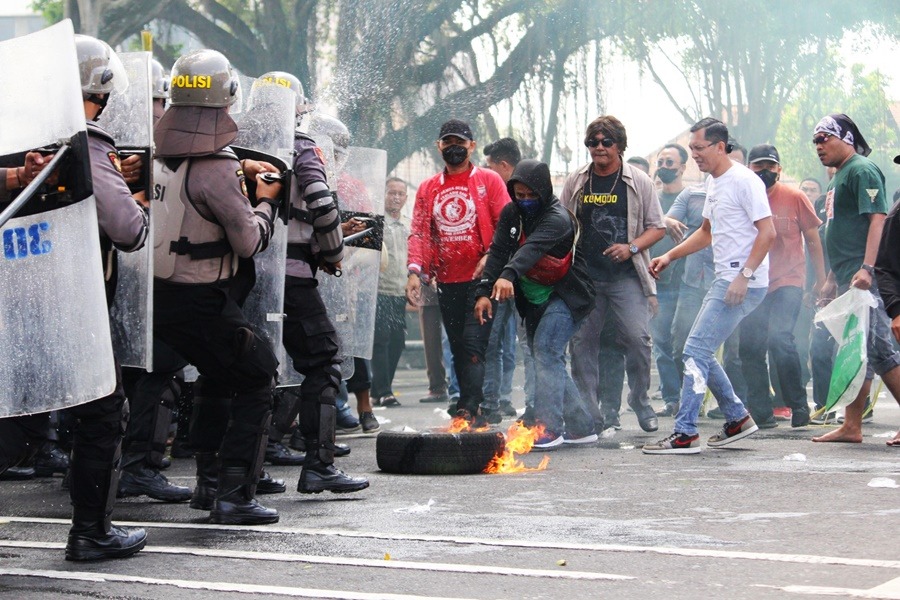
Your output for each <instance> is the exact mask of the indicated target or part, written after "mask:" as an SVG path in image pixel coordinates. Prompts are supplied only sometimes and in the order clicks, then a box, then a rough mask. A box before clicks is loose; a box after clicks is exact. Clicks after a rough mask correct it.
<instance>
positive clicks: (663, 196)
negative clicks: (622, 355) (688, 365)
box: [650, 144, 688, 417]
mask: <svg viewBox="0 0 900 600" xmlns="http://www.w3.org/2000/svg"><path fill="white" fill-rule="evenodd" d="M687 160H688V153H687V150H685V148H684V146H682V145H681V144H666V145H665V146H663V149H662V150H660V151H659V154H657V156H656V176H657V177H659V180H660V181H661V182H662V189H661V190H660V192H659V203H660V205H661V206H662V210H663V213H668V212H669V210H670V209H671V208H672V205H673V204H674V203H675V198H677V197H678V194H680V193H681V192H682V190H684V182H683V181H682V177H683V176H684V168H685V165H686V164H687ZM671 223H672V226H667V227H666V233H667V235H666V236H665V237H663V239H661V240H660V241H659V242H658V243H657V244H655V245H654V246H652V247H651V248H650V257H651V258H656V257H657V256H662V255H663V254H665V253H666V252H668V251H669V250H670V249H671V248H674V247H675V244H677V243H678V242H680V241H681V239H682V237H683V236H684V230H685V228H684V226H683V225H682V224H681V223H679V222H677V221H671ZM667 225H668V222H667ZM679 225H681V227H680V228H679V227H678V226H679ZM683 274H684V261H679V262H676V263H675V264H674V265H673V266H672V269H671V273H670V272H667V271H663V273H662V274H661V275H660V278H659V279H658V280H657V282H656V303H657V310H656V311H655V313H656V314H655V315H654V316H653V318H652V319H651V320H650V336H651V337H652V338H653V354H654V357H655V358H656V370H657V372H658V373H659V382H660V388H661V391H662V397H663V402H664V403H665V405H664V406H663V408H662V410H659V411H657V413H656V414H657V415H658V416H661V417H674V416H675V414H676V413H677V412H678V400H679V398H680V397H681V377H680V376H679V375H678V367H677V366H676V364H675V358H674V356H675V352H674V349H673V348H672V323H673V322H674V320H675V308H676V307H677V306H678V291H679V290H680V289H681V277H682V275H683ZM651 305H652V299H651Z"/></svg>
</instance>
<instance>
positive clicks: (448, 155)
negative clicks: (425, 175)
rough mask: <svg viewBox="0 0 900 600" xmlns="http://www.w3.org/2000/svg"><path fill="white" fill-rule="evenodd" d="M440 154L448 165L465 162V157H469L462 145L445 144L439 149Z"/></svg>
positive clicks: (452, 165) (467, 151)
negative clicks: (444, 146) (445, 145)
mask: <svg viewBox="0 0 900 600" xmlns="http://www.w3.org/2000/svg"><path fill="white" fill-rule="evenodd" d="M441 156H443V157H444V162H446V163H447V164H448V165H450V166H451V167H456V166H458V165H461V164H463V163H464V162H466V159H467V158H468V157H469V150H468V148H466V147H464V146H447V147H446V148H444V149H443V150H441Z"/></svg>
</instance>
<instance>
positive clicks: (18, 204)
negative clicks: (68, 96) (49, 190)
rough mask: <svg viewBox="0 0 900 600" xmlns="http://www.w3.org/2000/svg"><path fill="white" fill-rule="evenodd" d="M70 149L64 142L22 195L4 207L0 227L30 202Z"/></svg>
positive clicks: (0, 216) (0, 214)
mask: <svg viewBox="0 0 900 600" xmlns="http://www.w3.org/2000/svg"><path fill="white" fill-rule="evenodd" d="M70 149H71V146H69V142H65V145H64V146H62V147H61V148H60V149H59V150H58V151H57V152H56V155H55V156H54V157H53V158H52V159H51V160H50V162H49V163H47V166H46V167H44V169H43V170H42V171H41V172H40V173H39V174H38V176H37V177H35V178H34V179H33V180H32V181H31V183H29V184H28V185H27V186H25V189H24V190H22V193H21V194H19V195H18V197H17V198H16V199H15V200H13V201H12V202H10V204H9V206H7V207H6V210H4V211H3V212H2V213H0V227H3V226H4V225H6V222H7V221H9V220H10V219H12V218H13V217H14V216H15V214H16V213H17V212H19V209H20V208H22V207H23V206H24V205H25V203H26V202H28V201H29V200H31V197H32V196H34V193H35V192H36V191H37V189H38V188H39V187H41V186H42V185H43V184H44V182H45V181H47V179H48V178H49V177H50V175H51V174H52V173H53V169H55V168H56V165H58V164H59V161H61V160H62V158H63V157H64V156H65V155H66V152H68V151H69V150H70Z"/></svg>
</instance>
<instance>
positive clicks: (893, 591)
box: [756, 577, 900, 600]
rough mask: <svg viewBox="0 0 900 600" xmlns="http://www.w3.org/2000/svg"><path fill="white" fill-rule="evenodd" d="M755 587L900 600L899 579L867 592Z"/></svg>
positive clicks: (806, 593) (880, 599)
mask: <svg viewBox="0 0 900 600" xmlns="http://www.w3.org/2000/svg"><path fill="white" fill-rule="evenodd" d="M756 587H764V588H771V589H776V590H782V591H785V592H790V593H792V594H803V595H806V596H819V597H821V596H852V597H854V598H877V599H879V600H900V577H898V578H896V579H891V580H890V581H888V582H886V583H883V584H881V585H879V586H876V587H873V588H871V589H868V590H860V589H854V588H839V587H823V586H817V585H789V586H786V587H779V586H777V585H757V586H756Z"/></svg>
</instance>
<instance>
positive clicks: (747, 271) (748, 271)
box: [741, 267, 753, 279]
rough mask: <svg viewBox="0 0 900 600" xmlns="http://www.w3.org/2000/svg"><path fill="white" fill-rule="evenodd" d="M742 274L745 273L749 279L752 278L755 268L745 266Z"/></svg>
mask: <svg viewBox="0 0 900 600" xmlns="http://www.w3.org/2000/svg"><path fill="white" fill-rule="evenodd" d="M741 275H743V276H744V277H745V278H747V279H752V278H753V269H751V268H750V267H744V268H743V269H741Z"/></svg>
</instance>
